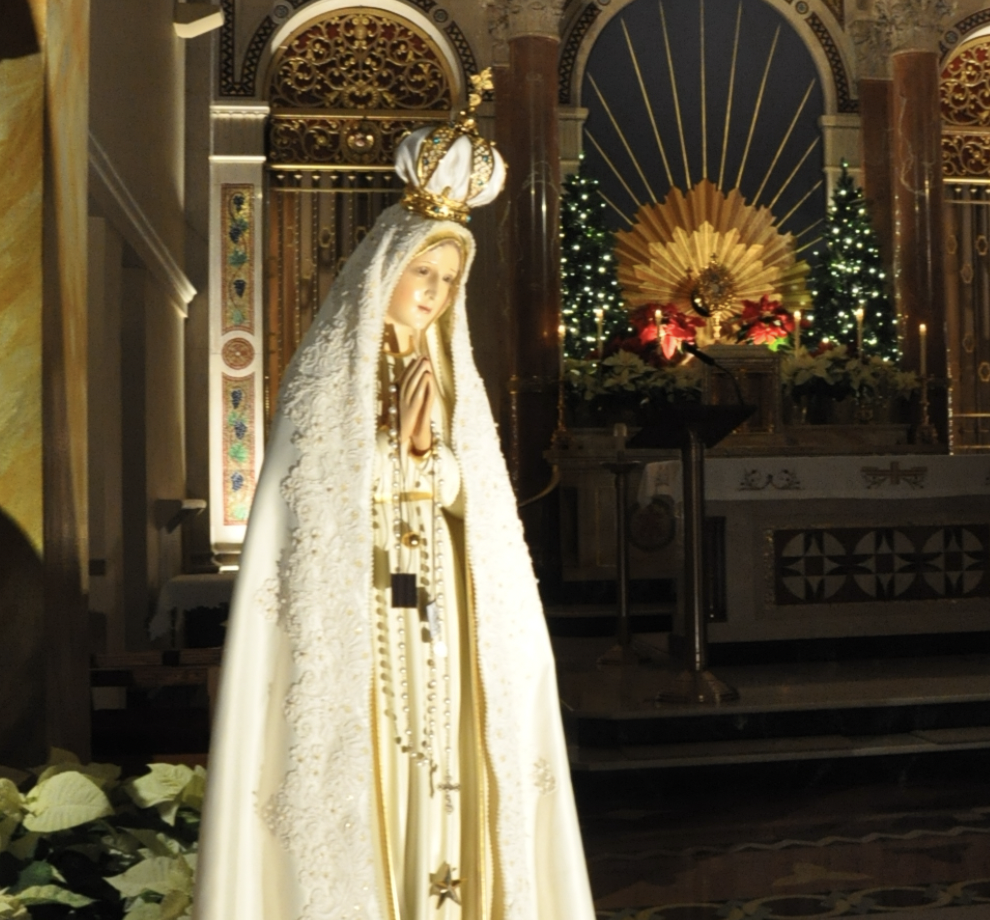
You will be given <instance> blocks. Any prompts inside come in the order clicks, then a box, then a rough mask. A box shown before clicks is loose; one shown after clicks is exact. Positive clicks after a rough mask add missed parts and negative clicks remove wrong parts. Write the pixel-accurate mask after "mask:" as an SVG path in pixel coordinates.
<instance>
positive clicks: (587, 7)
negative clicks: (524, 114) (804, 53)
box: [558, 0, 858, 115]
mask: <svg viewBox="0 0 990 920" xmlns="http://www.w3.org/2000/svg"><path fill="white" fill-rule="evenodd" d="M635 2H636V0H612V2H610V3H609V4H608V6H602V5H601V4H600V3H599V2H596V0H590V2H588V3H586V4H584V5H583V7H582V8H581V10H580V12H578V13H577V14H575V15H574V16H573V17H572V18H571V21H570V24H569V26H568V28H567V31H566V32H565V35H564V38H563V41H562V43H561V52H560V61H559V68H558V75H559V87H560V88H559V101H560V104H561V105H574V106H579V105H581V104H582V100H581V97H580V88H581V84H582V82H583V80H584V72H585V68H586V66H587V63H588V58H589V56H590V54H591V50H592V48H593V47H594V45H595V41H596V40H597V38H598V36H599V35H600V34H601V32H602V30H603V29H604V28H605V27H606V26H607V25H608V24H609V23H610V22H611V21H612V19H614V18H615V17H616V16H618V15H620V14H621V12H622V10H623V9H624V8H625V7H627V6H629V5H630V4H632V3H635ZM764 2H765V3H767V4H768V5H769V6H771V7H772V8H773V9H775V10H776V11H777V12H779V13H780V14H781V15H782V16H783V17H784V19H785V20H786V21H787V22H788V23H790V25H791V26H793V27H794V30H795V31H796V32H797V34H798V35H799V36H800V37H801V38H802V40H803V41H804V43H805V45H806V46H807V48H808V52H809V54H810V55H811V57H812V59H813V60H814V62H815V66H816V68H817V70H818V75H819V81H820V83H821V87H822V91H823V94H824V99H825V114H826V115H835V114H838V113H842V112H856V111H858V104H857V100H856V99H855V98H854V80H853V78H852V74H853V73H854V69H853V67H852V66H851V61H852V47H851V44H850V42H849V40H848V38H847V36H846V35H845V33H844V32H843V31H842V29H841V28H840V27H839V25H840V24H839V23H838V22H837V21H836V12H835V9H833V7H832V5H830V4H829V3H827V2H825V0H810V2H809V0H799V2H797V3H792V2H791V0H764ZM840 9H841V8H840Z"/></svg>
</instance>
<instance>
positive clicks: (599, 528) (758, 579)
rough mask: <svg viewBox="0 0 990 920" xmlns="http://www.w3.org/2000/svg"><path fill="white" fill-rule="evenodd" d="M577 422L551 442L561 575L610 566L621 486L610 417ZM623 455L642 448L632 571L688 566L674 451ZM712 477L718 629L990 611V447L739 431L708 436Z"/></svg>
mask: <svg viewBox="0 0 990 920" xmlns="http://www.w3.org/2000/svg"><path fill="white" fill-rule="evenodd" d="M820 427H825V426H820ZM849 427H852V426H849ZM858 427H864V426H858ZM865 427H868V426H865ZM571 435H572V436H571V440H570V444H569V446H568V447H565V448H561V449H558V450H555V451H553V452H551V453H549V454H548V459H549V460H550V461H551V462H553V463H556V464H557V465H558V466H559V469H560V475H561V486H560V494H559V498H558V500H559V502H560V509H561V533H560V539H561V556H562V577H563V579H564V581H565V582H580V581H590V580H607V579H611V578H614V577H615V497H614V495H615V491H614V485H613V477H612V475H611V474H610V473H609V472H607V471H606V470H605V469H604V468H603V467H602V465H601V464H602V463H603V462H607V461H609V460H612V459H614V458H615V446H616V445H615V441H614V439H613V437H612V436H611V432H609V431H608V430H607V429H585V430H584V431H581V432H572V433H571ZM727 444H731V438H730V439H729V441H728V442H727ZM625 456H626V458H627V459H632V460H638V461H639V462H640V464H641V466H640V468H639V469H638V470H636V471H634V472H633V473H632V474H631V475H630V479H629V495H630V508H629V509H628V513H627V520H628V522H629V524H628V530H627V534H628V538H629V566H630V577H631V579H633V580H643V579H668V580H674V581H675V582H677V581H679V579H680V578H681V571H682V565H683V550H682V542H683V520H682V514H681V495H680V489H681V484H680V463H679V461H678V454H677V452H676V451H667V450H662V451H661V450H634V449H630V450H627V451H626V452H625ZM705 480H706V482H705V499H706V513H707V521H706V528H705V531H706V533H705V539H706V551H705V557H706V568H705V578H706V583H707V587H706V593H707V594H708V595H709V596H708V601H707V608H708V618H709V623H708V635H709V640H710V641H711V642H713V643H719V642H723V643H724V642H754V641H756V642H762V641H772V640H783V639H816V638H839V637H853V636H878V635H880V636H882V635H903V634H927V633H942V632H946V633H947V632H966V631H975V630H984V629H987V628H988V627H990V461H988V459H987V458H986V457H981V456H974V455H969V456H966V455H963V456H949V455H946V454H943V453H934V452H925V448H924V447H919V446H909V445H903V446H901V445H898V446H895V447H887V448H884V449H883V452H873V453H871V452H861V453H855V454H854V453H844V454H840V455H829V454H817V455H816V453H815V451H814V449H813V448H810V449H809V448H804V449H803V452H802V453H790V452H787V451H786V449H785V450H783V451H780V452H775V453H773V454H771V455H762V456H756V455H753V454H752V453H746V454H741V453H738V452H734V451H733V450H732V448H731V446H727V447H725V448H716V449H715V450H712V451H710V452H709V454H708V459H707V461H706V469H705ZM677 594H678V597H679V598H682V597H683V591H681V590H678V592H677ZM678 616H680V613H679V615H678ZM677 629H678V628H677V626H676V625H675V632H676V631H677Z"/></svg>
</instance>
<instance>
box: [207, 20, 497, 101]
mask: <svg viewBox="0 0 990 920" xmlns="http://www.w3.org/2000/svg"><path fill="white" fill-rule="evenodd" d="M220 2H221V7H222V9H223V11H224V25H223V27H222V28H221V30H220V39H219V40H220V49H219V52H220V53H219V62H218V63H219V80H218V95H219V96H220V97H224V98H231V97H234V98H237V97H239V98H258V97H259V96H260V95H261V87H260V86H259V84H258V79H259V76H263V75H265V74H267V72H268V69H269V67H270V64H271V61H272V58H273V57H274V56H275V54H276V52H277V49H278V47H279V45H280V44H281V43H282V42H283V41H284V40H285V39H286V37H287V36H288V35H291V34H292V33H293V32H296V31H297V30H298V29H300V28H302V27H304V25H305V23H307V22H309V21H311V20H314V19H317V18H319V17H320V16H322V15H326V14H327V13H330V12H334V11H337V10H341V9H347V8H355V7H357V6H360V7H361V8H365V9H368V10H370V11H374V10H381V11H382V12H388V13H391V14H392V15H395V16H398V17H401V18H403V19H406V20H408V21H409V22H410V23H412V24H413V25H414V26H416V27H417V28H418V29H420V30H422V31H423V32H425V33H427V34H428V35H430V37H431V40H432V41H434V42H435V43H436V45H437V47H438V48H439V49H440V50H441V52H442V54H443V57H444V59H445V60H446V62H447V64H448V65H449V68H450V71H451V73H452V75H453V78H454V84H455V91H456V95H457V96H458V97H459V96H460V95H461V94H462V93H463V87H464V85H465V84H466V82H467V78H468V77H470V76H471V75H472V74H475V73H477V72H478V65H477V59H476V57H475V54H474V51H473V50H472V48H471V45H470V43H469V42H468V40H467V37H466V36H465V35H464V32H463V31H462V30H461V28H460V26H459V25H458V24H457V21H456V20H455V19H453V18H451V17H450V15H449V14H448V13H447V11H446V10H443V9H439V8H437V9H434V8H433V7H434V5H433V4H427V3H420V2H417V0H408V2H405V0H375V2H374V3H371V4H367V3H361V4H357V3H355V2H354V0H313V2H308V3H307V2H306V0H282V2H279V3H276V4H274V6H273V9H272V11H271V12H270V13H268V14H267V15H266V16H265V17H264V18H263V19H262V20H261V22H260V23H259V24H258V26H257V28H256V29H255V30H254V32H253V33H252V35H251V38H250V39H249V40H248V43H247V47H246V48H245V50H244V52H243V54H242V55H238V53H237V49H236V47H235V35H236V31H237V29H236V5H237V4H236V0H220ZM430 10H432V15H431V16H428V15H426V13H427V12H428V11H430ZM238 57H240V60H238Z"/></svg>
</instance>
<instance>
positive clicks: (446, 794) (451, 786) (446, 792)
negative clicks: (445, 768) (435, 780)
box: [437, 773, 461, 815]
mask: <svg viewBox="0 0 990 920" xmlns="http://www.w3.org/2000/svg"><path fill="white" fill-rule="evenodd" d="M437 789H440V790H442V791H443V807H444V810H445V811H446V812H447V814H448V815H449V814H451V813H452V812H453V811H454V798H453V796H452V795H451V793H452V792H460V791H461V784H460V783H455V782H454V781H453V780H452V779H451V777H450V774H449V773H448V774H447V778H446V779H445V780H444V781H443V782H442V783H440V785H439V786H437Z"/></svg>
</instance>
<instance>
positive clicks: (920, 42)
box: [890, 0, 948, 443]
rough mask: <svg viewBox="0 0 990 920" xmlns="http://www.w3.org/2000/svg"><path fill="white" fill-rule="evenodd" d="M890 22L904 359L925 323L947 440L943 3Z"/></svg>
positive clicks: (941, 433)
mask: <svg viewBox="0 0 990 920" xmlns="http://www.w3.org/2000/svg"><path fill="white" fill-rule="evenodd" d="M901 5H903V6H904V7H910V9H909V10H908V14H909V15H906V16H905V17H904V18H903V19H902V20H894V21H892V22H891V23H890V29H891V42H892V47H893V49H894V55H893V88H892V89H893V111H892V116H893V122H892V124H893V151H892V153H893V174H894V184H893V199H894V247H895V251H894V286H895V290H896V293H897V308H898V316H899V322H900V325H901V346H902V349H903V353H904V365H905V366H906V367H908V368H911V369H915V370H917V369H919V367H920V364H921V349H920V336H919V326H920V324H922V323H923V324H925V326H926V328H927V333H928V334H927V345H926V352H927V354H926V358H927V367H928V373H929V374H930V375H931V377H932V383H933V386H932V389H931V393H930V395H931V400H932V405H931V421H932V423H933V424H934V425H935V427H936V429H937V432H938V440H939V442H941V443H947V422H948V400H947V398H946V388H945V386H944V384H945V383H946V376H947V366H946V332H945V306H944V304H945V266H944V226H943V220H944V216H943V192H942V142H941V117H940V111H939V72H938V54H937V52H936V51H935V48H936V40H937V38H938V34H939V27H940V23H941V20H942V18H943V16H944V12H943V10H942V7H941V6H940V5H939V4H937V3H931V2H930V0H905V2H902V4H901Z"/></svg>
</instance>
